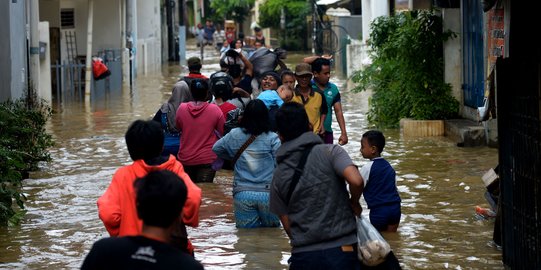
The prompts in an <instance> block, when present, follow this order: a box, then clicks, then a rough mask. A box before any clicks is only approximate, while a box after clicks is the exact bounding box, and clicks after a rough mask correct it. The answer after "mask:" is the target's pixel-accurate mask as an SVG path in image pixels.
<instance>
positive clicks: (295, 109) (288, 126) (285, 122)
mask: <svg viewBox="0 0 541 270" xmlns="http://www.w3.org/2000/svg"><path fill="white" fill-rule="evenodd" d="M276 127H277V130H278V134H279V135H280V138H281V139H282V141H284V142H287V141H291V140H293V139H295V138H297V137H299V136H301V135H302V134H303V133H305V132H309V131H312V127H311V126H310V122H309V121H308V115H307V114H306V111H305V110H304V107H303V106H302V105H301V104H299V103H297V102H287V103H284V104H283V105H282V106H281V107H280V109H278V111H277V112H276Z"/></svg>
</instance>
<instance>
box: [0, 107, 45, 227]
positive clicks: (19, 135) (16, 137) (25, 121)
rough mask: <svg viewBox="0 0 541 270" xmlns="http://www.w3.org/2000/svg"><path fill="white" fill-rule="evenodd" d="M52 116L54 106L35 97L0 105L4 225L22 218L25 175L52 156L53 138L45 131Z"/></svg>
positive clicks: (0, 211) (1, 212)
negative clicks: (50, 153) (49, 149)
mask: <svg viewBox="0 0 541 270" xmlns="http://www.w3.org/2000/svg"><path fill="white" fill-rule="evenodd" d="M50 116H51V109H50V107H48V106H47V105H46V103H45V102H44V101H38V100H36V98H35V97H30V98H22V99H19V100H16V101H7V102H4V103H1V104H0V225H6V224H16V223H17V222H18V221H19V219H20V218H21V217H22V214H24V201H25V200H26V198H25V196H24V194H23V193H22V191H21V187H22V180H23V178H25V177H26V175H27V174H28V172H30V171H35V170H37V169H38V162H40V161H49V160H50V159H51V157H50V155H49V152H48V150H47V149H48V148H49V147H50V146H52V145H53V140H52V137H51V135H49V134H47V133H46V131H45V124H46V123H47V120H48V119H49V117H50ZM16 206H17V207H18V210H16V209H17V208H16Z"/></svg>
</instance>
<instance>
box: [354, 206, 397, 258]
mask: <svg viewBox="0 0 541 270" xmlns="http://www.w3.org/2000/svg"><path fill="white" fill-rule="evenodd" d="M357 245H358V249H357V256H358V257H359V260H361V262H362V263H363V264H365V265H366V266H376V265H379V264H381V263H383V262H384V261H385V259H386V257H387V255H389V253H390V252H391V246H390V245H389V243H387V241H385V238H383V236H382V235H381V234H380V233H379V231H378V230H377V229H376V228H374V226H373V225H372V223H370V221H369V220H368V218H366V217H364V216H363V215H360V217H358V218H357Z"/></svg>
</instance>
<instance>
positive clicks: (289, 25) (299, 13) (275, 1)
mask: <svg viewBox="0 0 541 270" xmlns="http://www.w3.org/2000/svg"><path fill="white" fill-rule="evenodd" d="M282 10H283V12H284V14H285V23H286V24H285V29H284V30H280V32H282V33H283V34H284V37H283V38H282V37H280V42H281V44H280V46H281V47H283V48H285V49H287V50H303V49H306V48H305V47H306V46H303V44H306V42H305V41H306V40H305V39H306V32H307V24H306V16H307V15H309V14H310V12H311V11H310V6H309V4H308V3H307V2H306V1H304V0H292V1H288V0H267V1H265V2H264V4H263V5H261V6H260V7H259V25H261V27H271V28H274V29H279V28H280V27H281V25H280V19H281V17H282ZM303 41H304V42H303Z"/></svg>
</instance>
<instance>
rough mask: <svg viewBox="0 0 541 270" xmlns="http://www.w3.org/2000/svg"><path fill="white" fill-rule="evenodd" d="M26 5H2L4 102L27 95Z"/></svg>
mask: <svg viewBox="0 0 541 270" xmlns="http://www.w3.org/2000/svg"><path fill="white" fill-rule="evenodd" d="M25 14H26V5H25V1H17V2H15V3H13V2H12V1H0V25H2V27H0V36H1V37H3V38H2V39H1V41H0V59H2V65H0V101H6V100H8V99H12V100H15V99H18V98H20V97H22V96H23V95H24V93H25V92H26V89H27V88H26V84H27V61H26V53H27V51H26V36H25V35H24V34H23V33H26V31H25V24H26V20H25V18H26V15H25Z"/></svg>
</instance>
